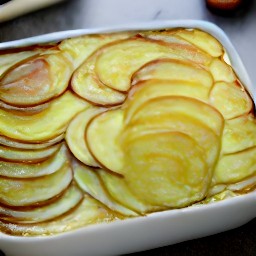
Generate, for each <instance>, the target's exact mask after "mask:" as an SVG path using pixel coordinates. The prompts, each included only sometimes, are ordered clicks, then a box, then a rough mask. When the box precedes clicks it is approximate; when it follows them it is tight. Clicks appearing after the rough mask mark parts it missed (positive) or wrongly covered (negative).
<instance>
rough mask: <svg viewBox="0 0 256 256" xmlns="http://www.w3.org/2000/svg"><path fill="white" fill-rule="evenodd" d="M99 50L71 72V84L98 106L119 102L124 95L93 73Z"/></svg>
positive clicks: (75, 90) (75, 89)
mask: <svg viewBox="0 0 256 256" xmlns="http://www.w3.org/2000/svg"><path fill="white" fill-rule="evenodd" d="M99 54H100V50H99V51H98V52H96V53H95V54H94V55H92V56H91V57H90V58H89V59H87V60H86V61H85V62H84V64H82V65H81V66H80V67H79V68H78V69H77V70H76V71H75V73H74V74H73V77H72V80H71V86H72V89H73V90H74V92H75V93H77V94H78V95H79V96H81V97H82V98H84V99H85V100H87V101H89V102H91V103H93V104H95V105H100V106H112V105H118V104H121V103H122V102H123V101H124V100H125V95H124V94H123V93H121V92H118V91H115V90H113V89H111V88H109V87H107V86H106V85H105V84H103V83H102V82H101V81H100V80H99V79H98V77H97V75H96V74H95V63H96V60H97V56H98V55H99Z"/></svg>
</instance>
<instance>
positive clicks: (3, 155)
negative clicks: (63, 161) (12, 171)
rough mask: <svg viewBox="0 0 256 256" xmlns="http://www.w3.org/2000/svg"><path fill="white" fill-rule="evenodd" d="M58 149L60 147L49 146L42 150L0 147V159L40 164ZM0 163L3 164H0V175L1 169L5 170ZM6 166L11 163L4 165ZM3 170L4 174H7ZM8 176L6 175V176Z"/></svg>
mask: <svg viewBox="0 0 256 256" xmlns="http://www.w3.org/2000/svg"><path fill="white" fill-rule="evenodd" d="M59 149H60V145H54V146H50V147H48V148H42V149H33V150H32V149H27V150H24V149H17V148H10V147H6V146H1V145H0V159H2V160H3V159H4V160H9V161H13V162H29V163H35V162H41V161H43V160H45V159H47V158H48V157H50V156H51V155H53V154H54V153H56V152H57V151H58V150H59ZM0 163H1V164H2V163H3V166H2V165H1V164H0V175H1V173H2V170H3V168H6V166H5V164H4V162H3V161H0ZM6 164H7V166H8V165H9V164H10V165H11V163H6ZM7 169H8V167H7ZM7 169H5V171H4V172H9V171H7ZM7 176H8V175H7Z"/></svg>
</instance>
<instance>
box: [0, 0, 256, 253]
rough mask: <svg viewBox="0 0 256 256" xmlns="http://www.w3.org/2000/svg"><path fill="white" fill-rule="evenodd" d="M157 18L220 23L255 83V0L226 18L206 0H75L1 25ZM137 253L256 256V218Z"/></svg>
mask: <svg viewBox="0 0 256 256" xmlns="http://www.w3.org/2000/svg"><path fill="white" fill-rule="evenodd" d="M153 19H202V20H208V21H212V22H214V23H216V24H217V25H219V26H220V27H221V28H222V29H223V30H224V31H225V32H226V33H227V34H228V36H229V37H230V39H231V41H232V42H233V44H234V46H235V47H236V49H237V50H238V53H239V54H240V56H241V58H242V60H243V62H244V64H245V66H246V68H247V70H248V73H249V75H250V77H251V79H252V81H253V83H254V84H256V72H255V71H256V69H255V66H256V3H255V1H254V2H253V3H252V5H251V7H250V9H249V10H248V11H247V12H246V13H244V14H243V15H239V16H236V17H232V18H227V17H218V16H215V15H213V14H211V13H210V12H209V11H208V10H207V9H206V8H205V5H204V1H203V0H158V1H154V0H136V1H135V0H122V1H121V0H108V1H106V0H91V1H89V0H70V1H67V2H63V3H61V4H58V5H56V6H52V7H49V8H47V9H44V10H40V11H37V12H35V13H31V14H28V15H26V16H23V17H20V18H17V19H15V20H13V21H9V22H6V23H3V24H0V42H4V41H9V40H15V39H20V38H24V37H30V36H34V35H39V34H44V33H49V32H54V31H60V30H67V29H77V28H89V27H97V26H105V25H113V24H119V23H125V22H133V21H149V20H153ZM234 214H235V213H234ZM133 255H137V256H142V255H147V256H167V255H171V256H183V255H184V256H185V255H186V256H187V255H191V256H193V255H194V256H204V255H207V256H211V255H214V256H215V255H220V256H229V255H232V256H256V219H254V220H252V221H251V222H249V223H248V224H246V225H244V226H242V227H240V228H237V229H234V230H231V231H228V232H224V233H221V234H218V235H213V236H209V237H206V238H201V239H196V240H192V241H188V242H183V243H180V244H177V245H172V246H167V247H164V248H159V249H155V250H150V251H147V252H140V253H136V254H133ZM0 256H2V255H1V253H0ZM7 256H8V255H7ZM35 256H36V255H35ZM49 256H50V255H49ZM89 256H91V255H89Z"/></svg>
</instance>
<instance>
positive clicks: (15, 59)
mask: <svg viewBox="0 0 256 256" xmlns="http://www.w3.org/2000/svg"><path fill="white" fill-rule="evenodd" d="M42 51H43V49H40V48H36V49H34V50H28V51H22V52H13V53H5V54H1V55H0V76H2V75H3V74H4V73H5V72H6V71H7V70H8V69H9V68H11V67H12V66H14V65H17V63H19V62H21V61H24V60H25V59H28V58H31V57H33V56H35V55H38V54H40V53H41V52H42Z"/></svg>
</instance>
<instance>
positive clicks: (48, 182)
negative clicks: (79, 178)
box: [0, 164, 72, 206]
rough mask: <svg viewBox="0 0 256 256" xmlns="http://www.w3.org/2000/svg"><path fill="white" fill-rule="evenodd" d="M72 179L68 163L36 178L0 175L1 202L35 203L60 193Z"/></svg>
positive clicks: (13, 203)
mask: <svg viewBox="0 0 256 256" xmlns="http://www.w3.org/2000/svg"><path fill="white" fill-rule="evenodd" d="M71 181H72V170H71V168H70V166H69V165H68V164H65V165H63V166H62V167H61V169H60V170H59V171H57V172H54V173H53V174H50V175H46V176H43V177H39V178H34V179H10V178H5V177H0V202H1V203H3V204H5V205H10V206H28V205H35V204H38V203H41V202H44V201H46V200H49V199H51V198H53V197H55V196H57V195H59V194H60V193H61V192H63V191H64V190H65V189H66V188H67V187H68V185H69V184H70V182H71Z"/></svg>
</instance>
